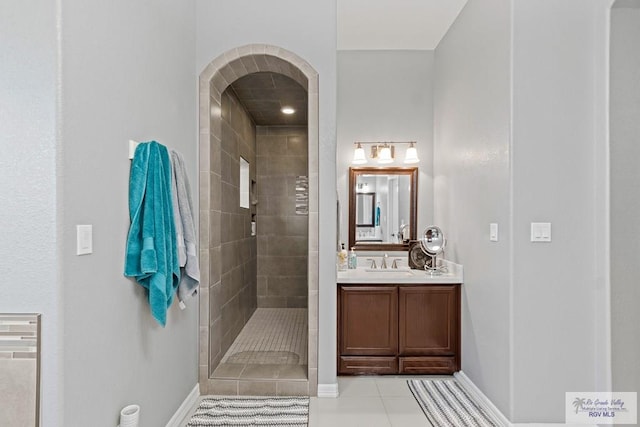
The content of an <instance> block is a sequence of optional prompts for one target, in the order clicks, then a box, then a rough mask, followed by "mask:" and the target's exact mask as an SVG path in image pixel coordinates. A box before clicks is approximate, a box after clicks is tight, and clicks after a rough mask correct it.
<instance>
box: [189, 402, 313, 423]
mask: <svg viewBox="0 0 640 427" xmlns="http://www.w3.org/2000/svg"><path fill="white" fill-rule="evenodd" d="M308 421H309V398H308V397H306V396H303V397H299V396H296V397H272V396H270V397H247V396H238V397H209V398H206V399H203V400H202V402H200V405H199V406H198V409H196V411H195V412H194V414H193V415H192V417H191V420H190V421H189V423H188V424H187V427H196V426H283V427H306V426H307V423H308Z"/></svg>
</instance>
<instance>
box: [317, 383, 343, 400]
mask: <svg viewBox="0 0 640 427" xmlns="http://www.w3.org/2000/svg"><path fill="white" fill-rule="evenodd" d="M339 394H340V393H339V391H338V383H333V384H318V397H333V398H336V397H338V395H339Z"/></svg>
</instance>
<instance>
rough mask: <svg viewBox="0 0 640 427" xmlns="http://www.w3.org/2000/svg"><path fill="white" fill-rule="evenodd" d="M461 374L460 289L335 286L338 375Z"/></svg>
mask: <svg viewBox="0 0 640 427" xmlns="http://www.w3.org/2000/svg"><path fill="white" fill-rule="evenodd" d="M459 370H460V285H435V284H434V285H432V284H429V285H389V284H384V285H358V284H339V285H338V374H398V373H400V374H451V373H453V372H456V371H459Z"/></svg>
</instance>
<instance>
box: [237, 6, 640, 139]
mask: <svg viewBox="0 0 640 427" xmlns="http://www.w3.org/2000/svg"><path fill="white" fill-rule="evenodd" d="M618 1H640V0H618ZM466 3H467V0H339V1H338V2H337V13H338V49H339V50H433V49H435V48H436V47H437V46H438V43H440V40H441V39H442V37H443V36H444V35H445V34H446V32H447V30H448V29H449V27H450V26H451V24H452V23H453V21H455V19H456V18H457V17H458V14H459V13H460V11H461V10H462V8H463V7H464V5H465V4H466ZM231 90H233V91H234V92H235V93H236V95H237V97H238V99H239V100H240V102H241V103H242V104H243V105H244V107H245V108H246V109H247V111H248V112H249V114H251V116H252V118H253V121H254V123H255V124H256V125H257V126H281V125H300V126H303V125H306V124H307V91H306V90H305V89H304V88H303V87H302V86H300V85H299V84H298V83H297V82H296V81H294V80H292V79H290V78H289V77H286V76H284V75H281V74H277V73H268V72H260V73H253V74H248V75H246V76H244V77H242V78H240V79H238V80H236V81H235V82H234V83H233V84H232V85H231ZM284 106H290V107H293V108H294V109H295V110H296V112H295V113H294V114H292V115H285V114H283V113H282V112H281V111H280V109H281V108H282V107H284Z"/></svg>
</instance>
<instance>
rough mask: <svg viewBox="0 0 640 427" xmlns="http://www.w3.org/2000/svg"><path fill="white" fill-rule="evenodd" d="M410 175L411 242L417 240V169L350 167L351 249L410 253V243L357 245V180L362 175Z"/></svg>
mask: <svg viewBox="0 0 640 427" xmlns="http://www.w3.org/2000/svg"><path fill="white" fill-rule="evenodd" d="M365 174H366V175H408V176H409V179H410V182H411V194H410V195H409V234H410V238H409V240H416V230H417V228H418V227H417V224H416V221H417V219H418V215H417V213H418V212H417V211H418V168H417V167H350V168H349V247H350V248H353V247H355V248H356V250H358V251H408V250H409V243H408V242H407V243H376V244H373V243H361V242H360V243H356V180H357V178H358V176H360V175H365Z"/></svg>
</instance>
